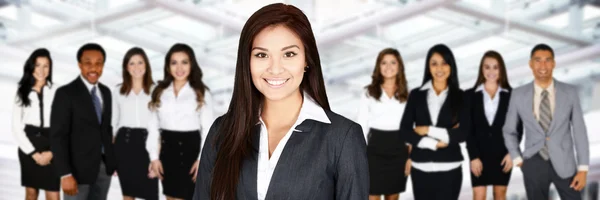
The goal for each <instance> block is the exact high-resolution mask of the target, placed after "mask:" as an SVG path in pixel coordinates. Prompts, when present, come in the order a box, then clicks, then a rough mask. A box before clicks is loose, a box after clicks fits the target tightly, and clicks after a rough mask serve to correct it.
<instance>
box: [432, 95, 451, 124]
mask: <svg viewBox="0 0 600 200" xmlns="http://www.w3.org/2000/svg"><path fill="white" fill-rule="evenodd" d="M449 92H450V91H448V96H447V97H446V99H445V100H444V104H442V108H440V113H438V116H437V124H435V126H437V127H444V125H445V124H451V123H452V121H453V119H452V118H453V117H454V116H453V113H452V109H450V108H451V105H450V101H452V100H450V93H449ZM427 107H429V106H427ZM428 111H429V110H428ZM427 113H429V112H427ZM430 119H431V118H430ZM444 120H449V122H447V121H444Z"/></svg>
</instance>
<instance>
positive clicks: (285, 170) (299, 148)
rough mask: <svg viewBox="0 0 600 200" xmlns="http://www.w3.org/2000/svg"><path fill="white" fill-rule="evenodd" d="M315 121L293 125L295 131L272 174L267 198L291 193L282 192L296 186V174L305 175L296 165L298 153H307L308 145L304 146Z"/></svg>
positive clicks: (305, 121) (276, 197) (277, 197)
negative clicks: (294, 181) (299, 172)
mask: <svg viewBox="0 0 600 200" xmlns="http://www.w3.org/2000/svg"><path fill="white" fill-rule="evenodd" d="M315 123H318V122H316V121H314V120H309V119H307V120H304V122H302V123H300V125H298V126H296V127H293V128H294V131H293V133H292V135H291V136H290V139H289V140H288V141H287V143H286V144H285V146H284V148H283V151H282V152H281V156H280V157H279V161H277V166H275V171H273V176H271V182H270V183H269V189H267V195H266V198H265V199H280V198H281V197H284V196H289V194H287V193H285V194H282V192H288V191H290V188H293V187H294V183H293V180H295V179H296V178H295V177H296V176H304V174H297V172H296V170H294V167H296V166H297V165H298V163H297V162H298V160H297V157H296V156H298V155H306V154H307V152H306V151H307V150H310V149H308V147H306V146H303V144H306V143H305V142H304V140H306V138H307V137H309V136H310V134H311V133H312V132H311V130H312V127H313V126H314V124H315Z"/></svg>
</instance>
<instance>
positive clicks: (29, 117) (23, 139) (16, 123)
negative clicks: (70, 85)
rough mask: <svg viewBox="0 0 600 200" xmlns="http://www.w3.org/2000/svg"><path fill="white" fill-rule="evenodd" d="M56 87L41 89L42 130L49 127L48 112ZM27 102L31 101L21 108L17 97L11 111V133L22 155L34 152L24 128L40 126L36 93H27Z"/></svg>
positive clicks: (38, 101)
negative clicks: (42, 106)
mask: <svg viewBox="0 0 600 200" xmlns="http://www.w3.org/2000/svg"><path fill="white" fill-rule="evenodd" d="M56 88H57V86H51V87H50V86H47V85H46V86H44V88H43V90H44V91H43V95H44V96H43V101H44V102H43V104H44V108H43V109H44V128H49V127H50V111H51V108H52V100H53V99H54V94H55V92H56ZM28 97H29V100H30V101H31V102H30V104H29V106H27V107H23V106H22V105H21V102H20V101H19V99H18V97H16V98H15V102H14V104H13V110H12V132H13V135H14V137H15V139H16V141H17V145H19V148H20V149H21V151H23V153H25V154H30V153H33V152H34V151H35V148H34V146H33V144H32V143H31V141H29V138H27V134H26V133H25V126H26V125H32V126H36V127H40V126H41V124H42V123H41V121H40V100H39V98H38V93H37V92H35V91H34V90H32V91H31V92H29V95H28Z"/></svg>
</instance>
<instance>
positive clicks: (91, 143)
mask: <svg viewBox="0 0 600 200" xmlns="http://www.w3.org/2000/svg"><path fill="white" fill-rule="evenodd" d="M83 81H84V80H82V79H81V78H79V77H78V78H77V79H75V80H74V81H72V82H71V83H69V84H67V85H65V86H63V87H60V88H59V89H58V90H56V95H55V96H54V101H53V103H52V113H51V117H50V149H51V150H52V153H53V154H54V161H53V163H54V165H55V170H56V172H57V174H58V175H59V176H63V175H67V174H72V175H73V177H74V178H75V180H77V183H78V184H92V183H94V182H95V181H96V178H97V176H98V171H99V170H100V161H101V159H104V163H105V165H106V173H107V174H109V175H112V173H113V172H114V170H115V168H116V160H115V158H114V154H113V147H112V126H111V115H112V113H111V111H112V102H111V99H112V98H111V92H110V90H109V89H108V88H107V87H106V86H104V85H102V84H100V83H99V84H98V88H99V89H100V92H101V93H102V95H101V96H102V102H103V103H102V104H103V109H102V124H99V123H98V117H96V113H95V111H94V105H93V103H92V97H91V95H90V91H89V90H88V89H87V87H86V86H85V84H84V82H83ZM102 146H104V156H103V154H102Z"/></svg>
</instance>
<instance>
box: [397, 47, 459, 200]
mask: <svg viewBox="0 0 600 200" xmlns="http://www.w3.org/2000/svg"><path fill="white" fill-rule="evenodd" d="M457 69H458V68H457V67H456V62H455V59H454V54H453V53H452V51H451V50H450V48H448V47H447V46H446V45H444V44H437V45H435V46H433V47H431V49H429V51H428V52H427V57H426V60H425V70H424V71H425V74H424V76H423V85H421V87H419V88H416V89H413V90H412V91H411V92H410V95H409V97H408V101H407V103H406V109H405V110H404V115H403V116H402V122H401V125H400V132H401V133H402V136H403V137H404V138H406V141H407V142H409V143H410V144H411V145H413V149H412V151H411V154H410V158H411V160H412V169H411V173H410V176H411V180H412V188H413V194H414V199H415V200H429V199H444V200H445V199H447V200H457V199H458V198H459V195H460V189H461V184H462V178H463V176H462V167H461V164H462V161H463V155H462V153H461V147H460V145H459V144H460V143H462V142H464V141H465V139H466V136H467V133H468V132H469V126H465V125H464V124H463V122H468V121H470V119H469V117H470V115H469V114H468V113H467V112H465V110H468V106H469V104H470V102H469V101H468V100H469V99H466V98H463V97H464V92H463V91H462V90H461V89H460V87H459V80H458V71H457Z"/></svg>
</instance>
